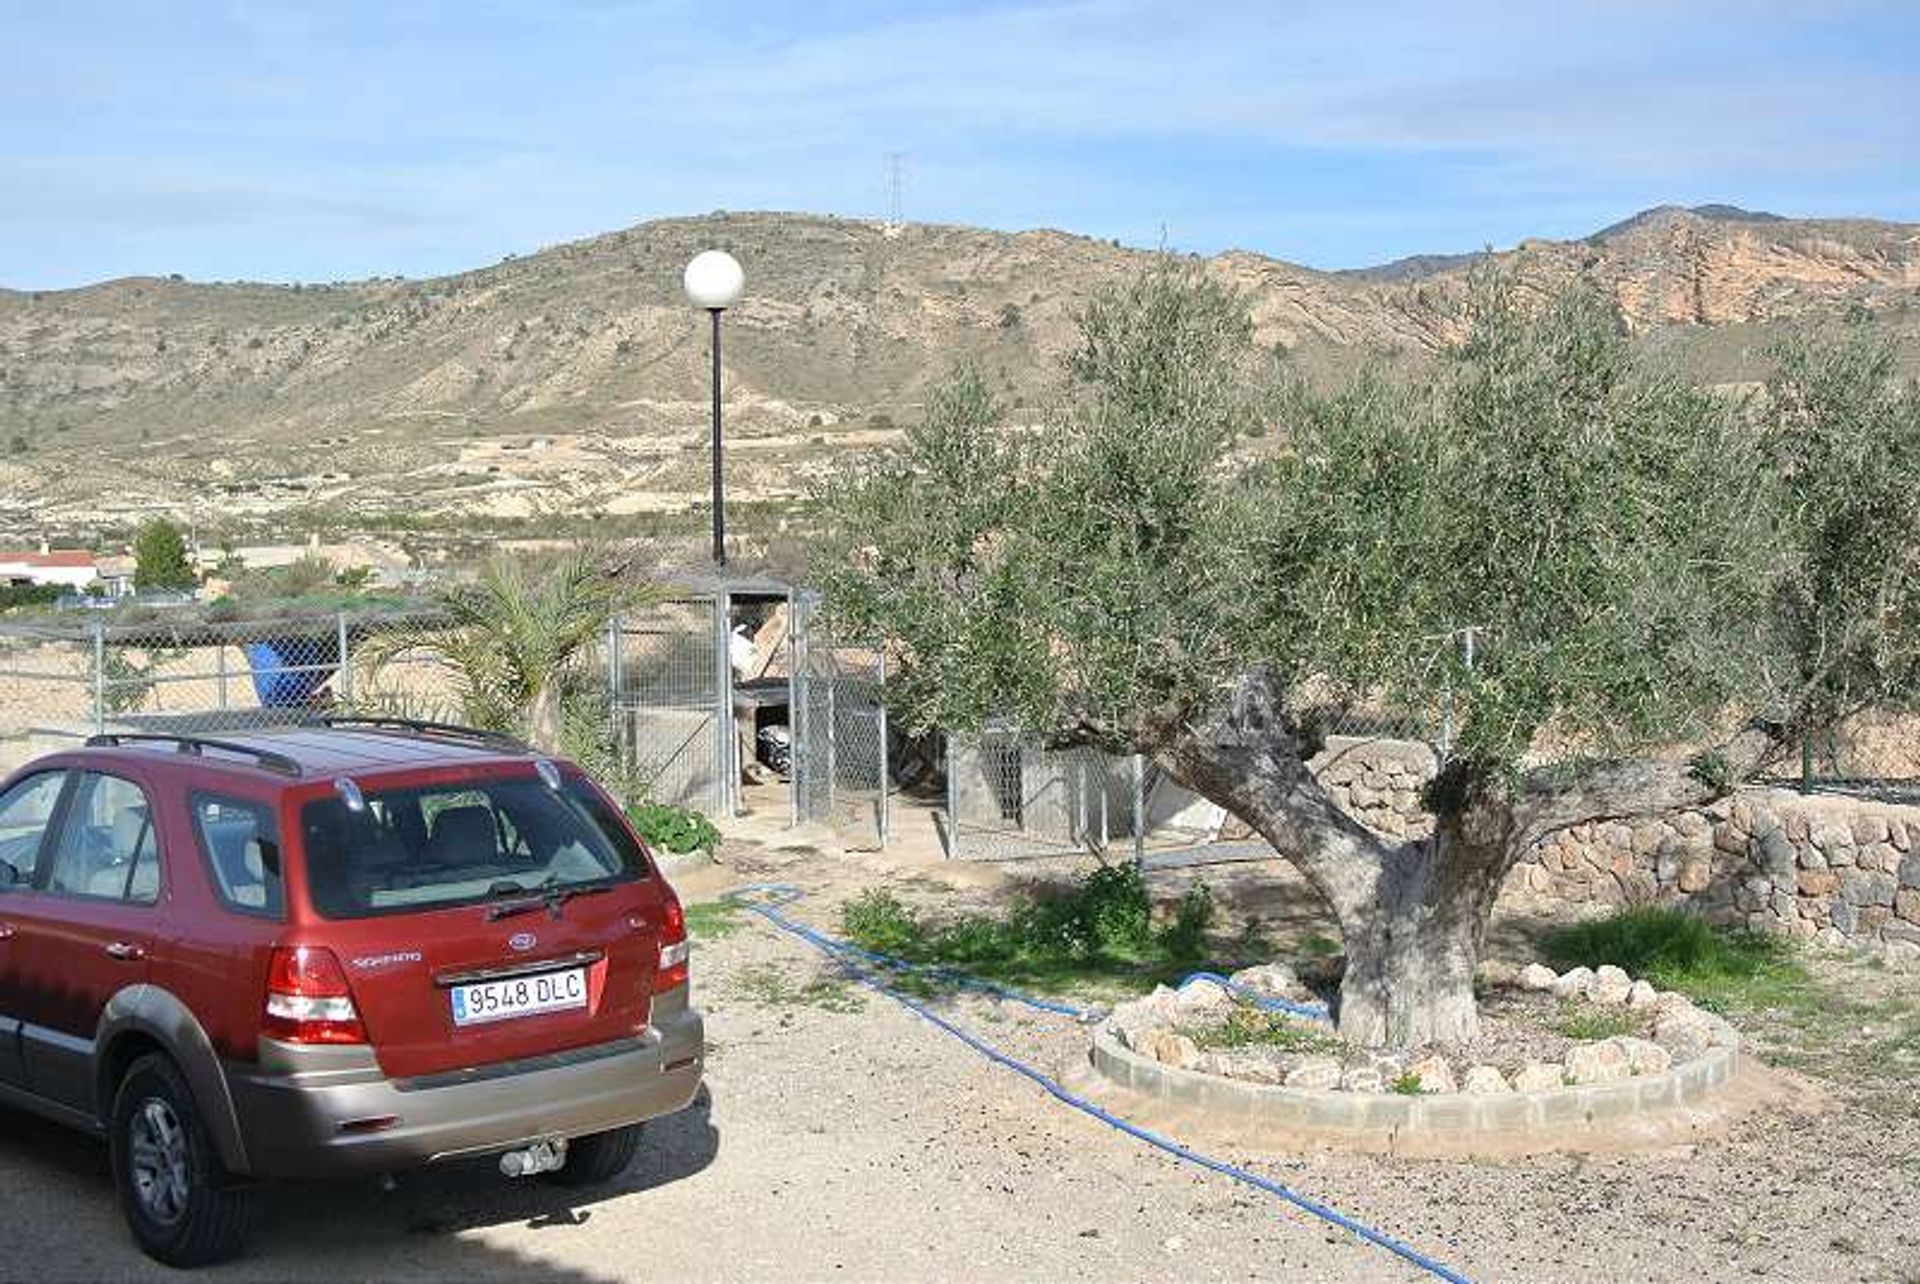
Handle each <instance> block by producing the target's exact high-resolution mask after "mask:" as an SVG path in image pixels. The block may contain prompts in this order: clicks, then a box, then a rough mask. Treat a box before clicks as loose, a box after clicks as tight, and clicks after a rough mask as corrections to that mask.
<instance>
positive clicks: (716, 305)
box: [681, 250, 747, 566]
mask: <svg viewBox="0 0 1920 1284" xmlns="http://www.w3.org/2000/svg"><path fill="white" fill-rule="evenodd" d="M746 280H747V278H746V274H745V273H744V272H742V271H741V270H740V264H739V263H737V262H735V261H734V257H733V255H731V254H728V253H727V252H726V251H725V250H702V251H701V252H700V253H698V254H696V255H694V256H693V260H692V261H691V262H690V263H688V264H687V271H686V274H685V275H684V276H683V277H682V278H681V283H682V284H683V285H685V286H686V290H687V298H688V299H690V300H692V302H693V306H695V307H696V308H705V309H706V310H707V315H708V316H711V317H712V318H713V562H714V565H716V566H725V565H726V564H727V512H726V503H725V496H724V493H723V483H722V481H721V471H720V314H721V313H722V312H725V311H726V310H727V309H728V308H730V307H732V306H733V303H734V301H735V300H736V299H738V298H739V297H740V287H741V286H743V285H745V284H746Z"/></svg>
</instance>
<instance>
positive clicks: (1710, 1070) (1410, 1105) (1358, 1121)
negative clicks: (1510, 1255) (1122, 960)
mask: <svg viewBox="0 0 1920 1284" xmlns="http://www.w3.org/2000/svg"><path fill="white" fill-rule="evenodd" d="M1703 1015H1705V1017H1706V1020H1707V1022H1708V1023H1709V1025H1710V1026H1711V1028H1712V1029H1713V1035H1714V1037H1713V1040H1712V1046H1711V1047H1709V1048H1708V1049H1707V1050H1706V1051H1705V1052H1703V1053H1702V1054H1701V1055H1699V1056H1697V1057H1693V1058H1691V1059H1689V1060H1687V1061H1685V1062H1683V1063H1681V1064H1679V1065H1676V1066H1673V1067H1672V1068H1670V1069H1667V1070H1664V1071H1661V1072H1659V1073H1657V1074H1647V1075H1635V1076H1633V1077H1631V1078H1627V1079H1620V1080H1617V1081H1614V1082H1612V1083H1599V1084H1585V1085H1570V1086H1568V1087H1564V1088H1555V1089H1552V1090H1549V1091H1545V1092H1506V1093H1487V1094H1475V1093H1459V1092H1452V1093H1434V1094H1431V1095H1424V1096H1408V1095H1402V1094H1399V1093H1391V1094H1389V1093H1365V1092H1336V1091H1310V1090H1307V1089H1303V1088H1287V1087H1282V1086H1279V1085H1274V1084H1261V1083H1248V1082H1244V1081H1241V1080H1237V1079H1229V1078H1226V1077H1224V1076H1221V1075H1213V1074H1204V1073H1201V1072H1199V1071H1195V1070H1184V1069H1181V1068H1179V1067H1177V1066H1171V1065H1166V1064H1164V1063H1162V1062H1159V1061H1156V1060H1153V1059H1152V1058H1150V1057H1145V1056H1142V1055H1141V1054H1139V1053H1137V1052H1135V1051H1133V1050H1132V1049H1130V1048H1128V1047H1126V1046H1125V1045H1124V1044H1122V1043H1121V1042H1120V1040H1119V1039H1118V1038H1116V1037H1115V1036H1114V1035H1113V1033H1112V1032H1111V1031H1110V1030H1108V1029H1107V1028H1106V1027H1104V1026H1102V1027H1098V1028H1096V1029H1095V1030H1094V1032H1093V1048H1092V1051H1091V1053H1090V1058H1089V1059H1090V1062H1091V1065H1092V1068H1093V1069H1094V1070H1095V1071H1096V1072H1097V1073H1098V1074H1099V1075H1100V1076H1102V1077H1103V1078H1104V1079H1106V1080H1108V1081H1109V1082H1111V1083H1114V1084H1117V1085H1119V1086H1121V1087H1123V1088H1126V1089H1128V1090H1129V1091H1131V1092H1134V1093H1138V1094H1140V1095H1142V1096H1145V1097H1148V1098H1151V1099H1153V1100H1156V1101H1158V1102H1162V1103H1165V1104H1166V1105H1167V1106H1169V1107H1171V1108H1173V1109H1175V1110H1177V1111H1181V1112H1191V1113H1193V1114H1195V1115H1199V1116H1202V1117H1206V1118H1212V1119H1216V1120H1218V1121H1220V1122H1222V1123H1227V1122H1233V1123H1239V1122H1243V1121H1244V1122H1246V1123H1252V1124H1260V1125H1270V1126H1272V1127H1273V1128H1275V1129H1277V1130H1279V1131H1282V1132H1288V1133H1301V1134H1305V1135H1308V1136H1311V1137H1312V1138H1313V1139H1314V1140H1315V1141H1320V1142H1327V1143H1331V1144H1333V1145H1336V1146H1337V1145H1340V1144H1341V1143H1342V1141H1343V1140H1345V1141H1351V1142H1352V1143H1353V1144H1354V1145H1355V1147H1356V1148H1358V1149H1365V1150H1383V1149H1384V1150H1396V1149H1402V1148H1408V1147H1411V1148H1413V1149H1426V1148H1428V1147H1427V1145H1426V1144H1425V1143H1438V1145H1439V1147H1440V1148H1442V1149H1454V1148H1459V1149H1466V1150H1471V1149H1473V1143H1474V1142H1475V1141H1476V1140H1483V1141H1485V1142H1487V1143H1489V1144H1493V1145H1497V1146H1498V1147H1499V1148H1500V1149H1503V1150H1504V1149H1520V1150H1533V1149H1543V1150H1544V1149H1560V1148H1578V1147H1579V1144H1580V1136H1579V1134H1581V1133H1583V1132H1592V1131H1597V1130H1608V1129H1615V1128H1616V1127H1617V1126H1618V1125H1622V1124H1627V1125H1631V1124H1635V1123H1639V1122H1648V1123H1658V1122H1660V1121H1661V1117H1662V1116H1675V1117H1677V1116H1681V1115H1684V1114H1686V1113H1687V1112H1689V1111H1693V1110H1696V1109H1698V1108H1699V1107H1701V1106H1703V1105H1705V1104H1707V1103H1708V1100H1709V1098H1711V1097H1713V1096H1715V1095H1717V1094H1718V1093H1719V1091H1720V1089H1722V1088H1723V1087H1725V1086H1726V1085H1727V1084H1728V1083H1729V1082H1730V1081H1731V1080H1732V1078H1733V1075H1734V1071H1735V1070H1736V1069H1737V1068H1738V1065H1739V1056H1740V1050H1739V1036H1738V1035H1737V1034H1735V1033H1734V1030H1733V1027H1732V1026H1730V1025H1728V1024H1727V1023H1726V1022H1725V1021H1723V1020H1721V1019H1720V1018H1719V1017H1715V1016H1711V1015H1710V1014H1703Z"/></svg>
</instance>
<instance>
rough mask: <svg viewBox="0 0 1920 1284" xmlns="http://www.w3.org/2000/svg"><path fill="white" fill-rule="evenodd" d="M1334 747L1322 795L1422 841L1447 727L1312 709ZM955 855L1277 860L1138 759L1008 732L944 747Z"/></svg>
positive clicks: (1349, 707)
mask: <svg viewBox="0 0 1920 1284" xmlns="http://www.w3.org/2000/svg"><path fill="white" fill-rule="evenodd" d="M1306 709H1307V712H1308V713H1309V715H1310V716H1311V717H1312V718H1313V719H1314V720H1315V722H1316V726H1317V729H1318V731H1319V732H1320V733H1321V735H1322V736H1323V737H1324V738H1325V748H1324V749H1323V750H1322V752H1321V754H1320V755H1319V756H1318V757H1316V759H1315V760H1314V765H1315V770H1316V771H1318V772H1319V773H1320V775H1321V780H1322V783H1323V784H1325V785H1327V787H1328V788H1329V789H1330V790H1331V791H1332V792H1333V794H1334V796H1335V797H1336V799H1337V800H1338V801H1339V802H1340V803H1341V805H1342V806H1345V807H1347V808H1348V809H1349V810H1350V811H1352V812H1353V813H1354V814H1355V815H1356V816H1358V817H1359V818H1360V819H1361V820H1363V821H1365V822H1366V823H1368V824H1370V825H1374V826H1376V827H1378V828H1381V829H1383V830H1385V831H1387V832H1390V833H1412V832H1417V830H1418V828H1419V825H1420V824H1421V819H1420V805H1419V802H1418V796H1417V795H1418V788H1419V785H1420V784H1422V783H1424V781H1425V780H1426V779H1427V778H1428V777H1430V776H1431V775H1432V772H1433V770H1434V768H1435V767H1436V766H1437V764H1438V762H1439V761H1440V759H1441V757H1442V756H1443V754H1444V749H1443V746H1444V744H1445V742H1446V739H1447V738H1448V736H1449V734H1450V731H1449V728H1448V727H1447V725H1446V722H1445V719H1444V717H1443V716H1440V715H1438V714H1436V715H1422V714H1420V713H1417V712H1414V711H1410V710H1407V709H1403V708H1398V707H1396V706H1394V705H1392V704H1391V703H1389V702H1386V701H1381V700H1370V701H1369V700H1358V701H1355V700H1346V701H1340V700H1334V699H1331V698H1327V699H1323V700H1309V701H1307V702H1306ZM946 811H947V817H948V824H947V851H948V854H949V855H951V856H954V857H958V858H961V859H967V860H1020V859H1024V858H1030V857H1036V856H1061V855H1071V854H1074V853H1077V852H1098V853H1102V854H1106V853H1110V852H1114V851H1121V852H1123V853H1124V854H1129V855H1131V856H1133V857H1134V858H1136V859H1138V860H1140V861H1142V862H1143V863H1146V864H1149V865H1151V864H1157V863H1208V862H1217V861H1233V860H1255V859H1263V858H1265V857H1268V856H1271V855H1272V854H1273V850H1272V848H1271V847H1269V846H1268V845H1267V844H1266V842H1265V841H1264V840H1262V839H1261V838H1260V837H1259V836H1258V835H1257V834H1254V833H1253V832H1252V831H1251V830H1250V829H1249V828H1248V827H1247V826H1246V825H1245V824H1244V823H1242V822H1241V821H1239V820H1238V819H1236V818H1235V817H1233V816H1231V815H1229V814H1228V813H1227V811H1226V809H1225V808H1223V807H1220V806H1219V805H1217V804H1215V803H1212V802H1209V801H1208V800H1206V799H1205V798H1202V797H1200V796H1199V795H1198V794H1195V793H1194V792H1193V791H1191V790H1189V789H1187V788H1186V787H1185V786H1183V785H1181V784H1179V783H1178V782H1176V781H1174V780H1173V779H1172V778H1171V777H1169V776H1168V775H1166V773H1164V772H1162V771H1161V770H1160V769H1159V767H1157V766H1156V765H1154V763H1153V762H1152V761H1150V760H1149V759H1147V758H1145V757H1142V756H1138V755H1115V754H1108V753H1104V752H1102V751H1100V750H1098V749H1094V748H1089V747H1084V746H1082V747H1075V748H1065V749H1054V748H1048V747H1047V746H1045V745H1044V744H1043V743H1041V742H1040V741H1039V740H1038V739H1036V738H1034V737H1032V736H1030V735H1024V734H1022V733H1021V732H1019V731H1018V730H1016V729H1014V728H1012V727H1007V726H989V727H988V728H987V729H986V730H984V731H981V732H979V733H976V734H972V735H952V736H949V737H948V741H947V798H946Z"/></svg>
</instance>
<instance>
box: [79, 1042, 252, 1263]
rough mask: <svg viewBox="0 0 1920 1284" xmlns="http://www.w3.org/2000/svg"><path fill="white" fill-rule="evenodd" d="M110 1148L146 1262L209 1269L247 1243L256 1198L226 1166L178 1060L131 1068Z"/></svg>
mask: <svg viewBox="0 0 1920 1284" xmlns="http://www.w3.org/2000/svg"><path fill="white" fill-rule="evenodd" d="M108 1146H109V1150H110V1156H109V1157H110V1159H111V1162H112V1165H113V1184H114V1187H115V1189H116V1190H117V1191H118V1192H119V1195H120V1211H121V1213H122V1214H123V1215H124V1216H125V1217H126V1219H127V1226H128V1228H129V1229H130V1230H132V1232H133V1238H134V1240H135V1242H136V1243H138V1244H139V1245H140V1249H141V1251H142V1252H144V1253H146V1255H147V1256H149V1257H151V1258H153V1259H154V1260H155V1261H158V1262H164V1263H165V1264H166V1265H168V1266H183V1267H184V1266H205V1265H208V1264H210V1263H213V1262H218V1261H223V1260H225V1259H226V1258H229V1257H232V1256H234V1255H235V1254H236V1253H238V1252H239V1251H240V1249H241V1248H242V1247H243V1246H244V1245H245V1243H246V1238H247V1232H248V1230H249V1229H251V1226H252V1222H253V1207H254V1199H253V1192H252V1191H251V1190H248V1189H246V1188H244V1187H241V1186H236V1185H235V1184H234V1183H233V1179H232V1178H231V1177H230V1176H229V1175H228V1173H227V1172H226V1170H225V1169H224V1168H222V1167H221V1165H220V1158H219V1155H218V1154H217V1153H216V1151H215V1149H214V1145H213V1138H212V1137H211V1136H210V1135H209V1134H208V1132H207V1128H206V1125H205V1124H204V1123H203V1122H201V1119H200V1112H199V1111H198V1110H197V1109H195V1107H194V1104H193V1093H192V1092H191V1091H190V1090H189V1089H188V1087H187V1081H186V1078H185V1076H183V1075H182V1074H181V1073H180V1070H179V1067H177V1066H175V1065H174V1064H173V1062H172V1061H171V1060H169V1059H168V1058H166V1057H164V1056H160V1055H158V1054H154V1055H150V1056H144V1057H141V1058H140V1059H139V1060H138V1061H135V1062H134V1063H133V1065H132V1066H130V1067H128V1069H127V1073H126V1076H125V1077H124V1078H122V1079H121V1081H120V1088H119V1091H118V1092H116V1093H115V1094H114V1099H113V1117H112V1120H111V1124H110V1127H109V1132H108Z"/></svg>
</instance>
